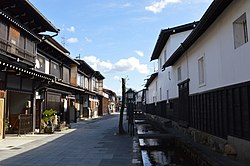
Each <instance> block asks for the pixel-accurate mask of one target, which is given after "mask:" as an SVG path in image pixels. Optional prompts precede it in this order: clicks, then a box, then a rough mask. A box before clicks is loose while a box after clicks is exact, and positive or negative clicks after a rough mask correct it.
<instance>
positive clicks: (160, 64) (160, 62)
mask: <svg viewBox="0 0 250 166" xmlns="http://www.w3.org/2000/svg"><path fill="white" fill-rule="evenodd" d="M161 66H162V61H161V58H160V59H159V71H160V70H161Z"/></svg>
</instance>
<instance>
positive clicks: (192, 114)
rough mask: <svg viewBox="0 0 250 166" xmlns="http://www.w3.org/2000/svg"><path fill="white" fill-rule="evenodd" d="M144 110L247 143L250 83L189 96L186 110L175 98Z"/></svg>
mask: <svg viewBox="0 0 250 166" xmlns="http://www.w3.org/2000/svg"><path fill="white" fill-rule="evenodd" d="M185 102H186V101H185ZM184 109H185V111H186V113H183V110H184ZM145 111H146V112H147V113H150V114H154V115H158V116H161V117H164V118H167V119H171V120H173V121H176V122H179V124H181V125H182V124H183V123H182V121H183V120H186V122H187V123H186V124H185V125H187V126H186V127H192V128H195V129H198V130H200V131H203V132H206V133H209V134H212V135H215V136H218V137H220V138H224V139H227V136H234V137H237V138H242V139H246V140H250V82H245V83H240V84H235V85H231V86H226V87H223V88H218V89H213V90H211V91H206V92H202V93H199V94H192V95H189V96H188V107H183V101H182V100H181V99H180V98H177V99H172V100H169V101H168V102H167V101H162V102H158V103H157V104H155V103H153V104H148V105H146V109H145ZM184 127H185V126H184Z"/></svg>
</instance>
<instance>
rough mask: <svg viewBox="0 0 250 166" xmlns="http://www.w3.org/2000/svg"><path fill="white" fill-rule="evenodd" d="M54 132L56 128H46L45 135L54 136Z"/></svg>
mask: <svg viewBox="0 0 250 166" xmlns="http://www.w3.org/2000/svg"><path fill="white" fill-rule="evenodd" d="M54 131H55V127H54V126H46V127H45V128H44V133H49V134H52V133H54Z"/></svg>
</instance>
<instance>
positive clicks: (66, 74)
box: [63, 67, 69, 84]
mask: <svg viewBox="0 0 250 166" xmlns="http://www.w3.org/2000/svg"><path fill="white" fill-rule="evenodd" d="M63 82H65V83H68V84H69V69H68V68H66V67H63Z"/></svg>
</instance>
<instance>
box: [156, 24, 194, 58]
mask: <svg viewBox="0 0 250 166" xmlns="http://www.w3.org/2000/svg"><path fill="white" fill-rule="evenodd" d="M198 23H199V22H192V23H188V24H184V25H180V26H176V27H173V28H168V29H163V30H161V32H160V35H159V37H158V39H157V42H156V45H155V48H154V50H153V53H152V56H151V61H153V60H155V59H158V58H159V57H160V55H161V52H162V50H163V48H164V47H165V45H166V43H167V41H168V39H169V37H170V36H171V35H172V34H176V33H181V32H185V31H188V30H192V29H194V28H195V26H196V25H197V24H198Z"/></svg>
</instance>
